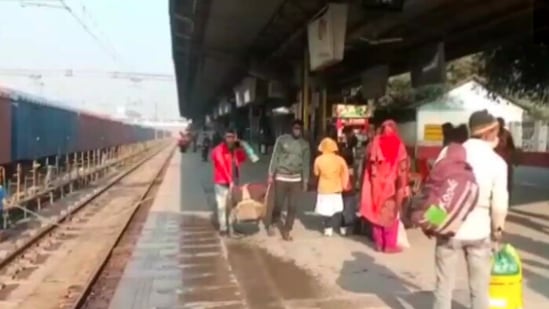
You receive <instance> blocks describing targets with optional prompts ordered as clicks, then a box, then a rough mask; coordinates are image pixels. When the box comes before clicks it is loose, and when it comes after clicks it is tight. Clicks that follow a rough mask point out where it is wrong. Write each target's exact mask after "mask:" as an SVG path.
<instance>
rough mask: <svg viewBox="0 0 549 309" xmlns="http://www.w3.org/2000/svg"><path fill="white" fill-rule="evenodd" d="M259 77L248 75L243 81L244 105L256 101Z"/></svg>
mask: <svg viewBox="0 0 549 309" xmlns="http://www.w3.org/2000/svg"><path fill="white" fill-rule="evenodd" d="M256 88H257V79H256V78H255V77H246V78H244V80H243V81H242V91H243V100H244V105H246V104H250V103H251V102H254V101H255V99H256V92H257V89H256Z"/></svg>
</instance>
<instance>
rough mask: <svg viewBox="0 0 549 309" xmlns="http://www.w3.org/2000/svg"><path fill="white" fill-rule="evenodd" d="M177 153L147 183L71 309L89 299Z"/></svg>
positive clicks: (172, 152)
mask: <svg viewBox="0 0 549 309" xmlns="http://www.w3.org/2000/svg"><path fill="white" fill-rule="evenodd" d="M174 153H175V149H172V150H171V153H170V154H169V155H168V158H167V159H166V161H165V162H164V163H163V164H162V166H161V167H160V169H159V170H158V171H157V172H156V175H155V176H154V178H153V180H152V181H151V182H150V183H149V184H148V185H147V189H146V190H145V192H143V194H142V195H141V196H140V198H139V201H138V202H137V203H136V204H135V207H134V208H133V209H132V210H131V214H130V215H129V216H128V218H127V219H126V221H125V222H124V225H123V226H122V228H121V229H120V231H119V232H118V235H117V236H116V238H115V240H114V242H113V243H112V246H111V247H110V248H109V249H108V250H107V252H106V253H105V255H104V256H103V257H102V258H101V261H100V263H99V264H98V265H97V268H96V269H95V270H94V271H93V272H92V274H91V275H90V278H89V279H88V281H87V282H86V284H85V285H84V286H83V289H82V291H81V292H80V293H79V296H78V299H77V300H76V301H75V302H74V303H73V305H72V306H70V307H69V308H70V309H80V308H82V306H84V305H85V304H86V301H87V299H88V296H89V295H90V293H91V292H92V290H93V287H94V285H95V283H96V282H97V280H98V279H99V277H100V276H101V274H102V273H103V270H104V269H105V267H106V266H107V264H108V262H109V260H110V258H111V256H112V253H113V251H114V250H115V249H116V247H117V246H118V244H119V243H120V241H121V240H122V237H123V236H124V234H125V233H126V230H127V229H128V227H129V226H130V224H131V222H132V221H133V218H134V217H135V215H136V214H137V211H138V210H139V209H140V208H141V206H142V205H143V204H144V203H145V202H147V201H148V198H147V196H148V195H149V194H150V193H151V190H152V188H153V187H154V186H155V184H157V182H158V180H160V179H161V177H162V174H163V172H164V171H165V170H166V168H167V167H168V164H169V163H170V160H171V158H172V157H173V155H174Z"/></svg>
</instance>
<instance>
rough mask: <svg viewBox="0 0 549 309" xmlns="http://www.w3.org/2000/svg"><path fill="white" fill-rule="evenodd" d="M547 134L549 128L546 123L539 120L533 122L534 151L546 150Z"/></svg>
mask: <svg viewBox="0 0 549 309" xmlns="http://www.w3.org/2000/svg"><path fill="white" fill-rule="evenodd" d="M548 134H549V130H548V128H547V123H545V122H543V121H540V120H537V121H536V122H534V151H537V152H545V151H547V137H548Z"/></svg>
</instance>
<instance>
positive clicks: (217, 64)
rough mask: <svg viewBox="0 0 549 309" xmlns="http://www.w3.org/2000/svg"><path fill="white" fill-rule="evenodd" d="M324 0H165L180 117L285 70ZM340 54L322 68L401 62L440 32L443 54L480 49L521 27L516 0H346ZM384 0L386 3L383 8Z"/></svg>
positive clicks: (522, 12) (355, 70)
mask: <svg viewBox="0 0 549 309" xmlns="http://www.w3.org/2000/svg"><path fill="white" fill-rule="evenodd" d="M329 2H330V1H326V0H261V1H258V0H170V16H171V29H172V44H173V58H174V64H175V70H176V76H177V84H178V94H179V106H180V112H181V115H182V116H185V117H194V116H199V115H203V114H205V113H207V112H209V111H210V110H211V107H212V106H213V104H215V103H217V102H219V99H220V98H221V97H222V96H227V95H230V94H231V92H232V88H233V87H234V86H235V85H236V84H237V83H239V82H240V81H241V80H242V78H243V77H244V76H246V75H256V76H261V77H265V76H267V77H269V78H272V79H282V80H284V79H287V80H290V79H292V78H293V74H294V71H293V70H294V67H295V64H296V63H300V62H301V61H303V56H304V51H305V48H306V26H307V24H308V22H309V21H311V20H312V19H313V18H314V17H315V16H316V15H317V14H318V13H319V12H321V10H322V9H323V8H325V7H326V5H327V3H329ZM332 2H347V3H349V4H350V9H349V16H348V21H347V37H346V44H345V57H344V60H343V62H341V63H339V64H337V65H335V66H333V67H330V68H328V69H327V70H326V71H325V72H323V75H324V76H325V77H326V78H327V80H329V81H331V84H332V85H333V84H334V83H336V84H338V83H347V82H351V81H353V80H356V79H357V78H359V75H360V72H362V71H363V70H365V69H367V68H368V67H371V66H373V65H376V64H389V65H390V66H391V72H392V73H400V72H404V71H406V70H408V65H409V63H410V61H411V59H413V57H414V56H413V55H414V54H413V51H414V50H417V49H419V48H421V47H422V46H424V45H426V44H429V43H433V42H440V41H443V42H444V43H445V53H446V59H455V58H457V57H461V56H464V55H467V54H470V53H473V52H476V51H480V50H482V49H485V48H489V47H490V46H494V45H495V44H499V43H501V42H502V41H505V40H509V39H512V38H513V37H516V36H521V35H525V34H526V33H528V32H529V31H530V28H531V22H530V21H531V16H530V15H531V9H530V6H531V4H530V1H524V0H483V1H478V0H403V1H402V0H389V2H387V0H383V1H382V0H356V1H353V0H349V1H332ZM387 3H389V4H390V5H391V6H392V7H387Z"/></svg>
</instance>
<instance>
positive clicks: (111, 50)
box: [58, 0, 120, 63]
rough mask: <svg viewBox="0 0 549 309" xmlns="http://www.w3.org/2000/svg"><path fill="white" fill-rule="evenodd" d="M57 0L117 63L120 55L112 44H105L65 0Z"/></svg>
mask: <svg viewBox="0 0 549 309" xmlns="http://www.w3.org/2000/svg"><path fill="white" fill-rule="evenodd" d="M58 1H59V3H60V4H61V6H62V7H63V8H64V9H65V10H66V11H67V12H69V14H70V15H71V16H72V17H73V18H74V20H75V21H76V22H77V23H78V24H79V25H80V26H81V27H82V29H84V31H86V32H87V33H88V34H89V35H90V36H91V37H92V38H93V39H94V40H95V41H96V43H98V44H99V45H100V46H101V48H103V49H104V50H105V51H106V52H107V53H108V54H109V56H110V57H111V58H112V59H113V60H114V61H115V62H117V63H119V61H120V57H119V56H118V54H117V52H116V50H115V49H114V48H113V47H112V46H109V45H105V43H104V42H103V41H102V40H101V39H100V38H99V37H98V36H97V35H96V34H95V33H94V32H93V31H92V30H91V29H90V28H89V27H88V25H87V24H86V22H85V21H84V20H82V18H80V16H78V14H76V13H75V12H74V10H73V9H72V8H71V7H70V6H69V5H68V4H67V2H66V1H65V0H58Z"/></svg>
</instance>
